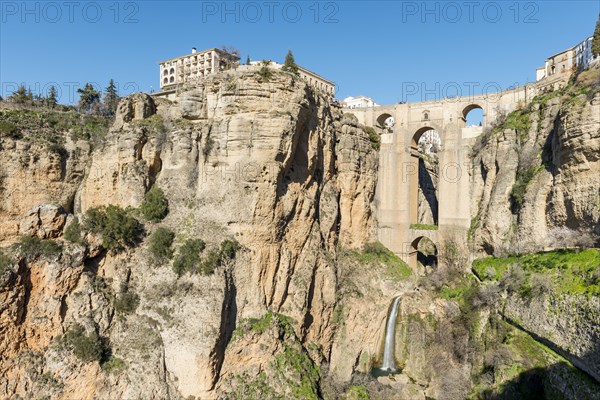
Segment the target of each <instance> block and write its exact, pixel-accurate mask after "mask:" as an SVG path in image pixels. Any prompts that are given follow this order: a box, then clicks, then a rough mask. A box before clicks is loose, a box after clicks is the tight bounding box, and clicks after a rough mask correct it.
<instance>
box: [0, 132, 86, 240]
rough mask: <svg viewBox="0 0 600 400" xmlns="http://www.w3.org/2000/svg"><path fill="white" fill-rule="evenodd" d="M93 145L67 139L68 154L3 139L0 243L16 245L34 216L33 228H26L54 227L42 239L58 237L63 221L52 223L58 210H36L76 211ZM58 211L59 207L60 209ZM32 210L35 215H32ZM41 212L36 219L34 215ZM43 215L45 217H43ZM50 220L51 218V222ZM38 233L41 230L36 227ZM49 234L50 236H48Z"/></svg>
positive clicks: (0, 156) (33, 144)
mask: <svg viewBox="0 0 600 400" xmlns="http://www.w3.org/2000/svg"><path fill="white" fill-rule="evenodd" d="M88 152H89V145H88V144H87V143H84V142H81V141H80V142H77V143H73V142H71V141H70V140H69V139H68V138H67V143H66V145H65V152H61V151H55V150H54V149H53V150H50V151H49V150H48V147H47V145H45V144H43V143H38V142H28V141H24V140H15V139H12V138H5V137H3V138H0V243H10V242H14V241H15V240H16V239H17V238H18V236H19V234H20V233H21V226H20V225H21V220H22V219H23V218H24V217H25V216H27V215H31V216H32V217H31V218H32V219H33V220H32V221H31V223H32V224H33V225H31V226H27V227H24V229H26V230H28V229H30V228H31V229H34V225H35V226H37V227H38V228H44V226H43V225H39V223H41V221H40V218H42V221H43V224H46V223H50V224H51V225H47V226H45V227H46V228H50V231H49V232H47V233H44V232H38V234H39V235H40V236H44V237H49V236H53V237H56V234H55V233H56V232H55V228H58V225H60V220H56V221H50V219H52V218H54V217H52V216H50V214H52V213H53V212H54V211H51V210H50V209H48V212H49V213H50V214H47V215H46V214H45V213H46V210H45V209H44V210H40V211H35V210H36V209H37V208H38V207H40V206H41V205H45V204H52V205H55V206H57V207H58V206H60V207H62V208H63V209H64V210H66V211H67V212H72V211H73V207H74V202H75V194H76V192H77V189H78V187H79V185H80V183H81V182H82V181H83V177H84V173H85V164H86V161H87V158H88V156H87V153H88ZM57 210H58V208H57ZM30 211H31V212H30ZM36 212H37V213H38V216H37V217H36V216H34V215H32V214H31V213H33V214H35V213H36ZM40 212H41V214H40ZM36 218H37V219H38V222H36V221H34V220H35V219H36ZM49 218H50V219H49ZM35 230H38V229H37V228H35ZM48 235H49V236H48Z"/></svg>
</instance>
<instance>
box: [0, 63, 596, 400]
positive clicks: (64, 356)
mask: <svg viewBox="0 0 600 400" xmlns="http://www.w3.org/2000/svg"><path fill="white" fill-rule="evenodd" d="M597 79H598V76H597V75H594V73H593V72H592V73H589V74H586V75H584V74H582V75H580V80H579V81H578V82H576V83H574V84H573V85H571V86H570V87H569V88H568V89H567V90H565V91H564V93H560V94H557V93H552V94H548V95H547V96H545V97H542V98H539V99H537V100H536V102H535V103H534V104H533V105H532V106H531V107H530V108H527V109H524V110H522V111H519V112H518V114H512V115H509V116H507V117H506V121H504V122H503V124H500V125H498V126H497V127H496V128H495V129H494V130H493V131H490V132H489V133H487V134H486V135H485V136H484V137H483V138H482V140H481V141H480V143H479V144H478V145H477V147H476V149H475V151H474V155H473V160H474V161H473V163H474V164H473V165H474V168H473V177H474V184H473V189H472V191H473V205H474V206H473V209H474V210H476V212H475V215H474V220H473V225H472V229H471V230H470V240H471V245H472V246H473V248H474V250H475V251H476V252H477V253H479V254H494V253H502V252H509V251H512V250H513V249H514V243H518V242H519V240H521V239H523V238H534V237H535V238H537V237H539V238H540V239H539V240H537V241H536V242H535V243H534V245H535V246H534V245H533V244H532V245H531V246H532V249H534V250H535V249H537V248H539V246H546V245H548V247H550V245H551V244H552V243H551V241H550V238H551V237H552V235H554V236H556V232H557V231H554V230H555V229H558V228H560V229H563V228H567V229H569V230H577V231H581V232H584V233H585V232H590V231H593V230H594V229H597V226H598V225H597V222H598V217H599V214H598V209H597V203H594V204H596V206H595V207H596V208H594V205H593V204H592V203H590V202H591V201H592V200H594V199H596V201H597V197H593V195H594V194H595V195H596V196H597V195H598V186H599V185H598V181H597V179H596V178H597V176H596V175H598V174H597V172H598V169H597V168H598V162H599V161H598V157H597V156H598V146H597V145H598V141H599V137H598V133H599V132H598V129H597V127H598V124H599V121H600V115H599V114H598V101H600V98H599V97H598V96H599V94H598V93H597V92H598V91H597V90H596V89H592V90H588V89H583V88H589V87H592V88H595V87H596V86H597ZM590 82H591V83H592V84H591V85H590ZM574 115H576V116H577V118H575V119H574V118H573V116H574ZM371 133H372V132H371V130H370V129H368V128H365V127H362V126H360V125H359V124H358V123H357V120H356V118H354V117H353V116H351V115H347V114H344V113H343V112H342V110H341V109H339V108H338V107H337V106H336V105H334V104H331V102H330V100H329V99H328V98H327V97H325V96H323V95H322V94H320V93H319V92H317V91H314V90H313V89H311V88H310V86H308V85H307V84H306V83H305V82H304V81H302V80H301V79H299V78H298V77H296V76H294V75H292V74H289V73H284V72H280V71H271V72H270V73H269V74H265V73H261V72H260V71H259V70H258V68H246V69H240V70H238V71H231V72H226V73H223V74H219V75H215V76H212V77H209V78H207V79H205V80H204V81H203V82H202V83H201V84H200V85H198V86H196V87H193V88H188V89H184V90H181V91H180V92H179V93H178V94H177V96H176V99H175V100H174V101H170V100H166V99H164V98H152V97H150V96H148V95H145V94H136V95H133V96H129V97H127V98H124V99H122V100H121V102H120V103H119V107H118V110H117V114H116V116H115V118H114V120H113V121H111V123H110V126H109V125H108V124H107V121H106V120H104V119H102V118H97V117H91V116H86V115H80V114H77V113H74V112H52V111H40V110H21V111H15V110H9V111H7V110H0V161H1V163H0V191H1V194H2V196H1V197H0V226H1V227H2V228H1V229H0V332H1V333H2V334H1V335H0V350H2V352H1V353H0V354H1V355H0V397H2V398H14V399H18V398H38V397H39V398H44V397H49V398H52V399H73V398H77V399H113V398H123V399H137V398H144V399H146V398H148V399H151V398H156V399H165V398H169V399H183V398H187V399H191V398H196V399H213V398H214V399H242V398H248V399H262V398H282V399H283V398H295V399H311V398H326V399H336V398H348V399H357V398H358V399H364V398H369V396H370V398H373V399H393V398H398V399H405V398H411V399H425V398H436V399H462V398H465V397H467V396H471V397H473V398H515V397H514V396H515V395H516V394H515V393H523V391H524V390H525V391H527V390H529V389H527V388H532V387H533V388H534V389H535V390H534V391H533V392H532V393H533V394H534V395H536V394H539V393H544V391H545V392H546V393H550V392H551V393H560V395H561V396H562V397H564V398H571V399H576V398H590V399H593V398H598V395H597V393H599V392H598V390H597V388H598V386H597V382H595V381H594V380H591V379H590V378H589V377H587V376H586V375H585V374H584V373H582V372H581V371H580V370H578V369H577V368H575V367H573V365H571V364H570V363H569V362H568V361H566V360H564V359H563V358H561V356H560V355H558V354H556V353H555V352H554V351H553V350H551V349H549V348H547V347H545V345H543V344H541V343H540V341H543V340H542V339H548V340H547V341H545V342H544V343H546V344H548V345H550V346H555V347H556V350H558V351H559V353H560V354H561V355H563V356H566V357H567V358H568V357H570V355H574V356H575V358H573V359H570V358H568V360H570V361H571V362H573V363H574V364H576V365H577V359H576V357H579V358H581V359H582V361H584V363H582V364H580V365H578V366H579V367H586V366H587V365H588V364H590V363H589V362H588V363H587V364H586V363H585V361H586V360H588V361H589V360H591V363H596V361H595V360H597V358H594V357H589V354H590V347H589V344H590V343H592V344H593V343H596V342H597V337H596V336H594V335H595V329H596V327H597V323H596V322H597V314H590V313H588V312H586V311H585V310H584V309H587V308H592V309H594V310H595V309H597V301H596V300H597V292H596V291H595V290H596V286H597V282H596V281H595V280H594V279H595V278H594V277H595V275H593V274H594V271H595V270H594V267H595V265H594V262H595V261H594V260H595V258H593V257H592V258H591V260H592V261H590V260H589V259H586V260H587V261H585V260H584V261H585V262H586V263H587V264H585V268H584V266H583V264H578V265H579V269H578V270H577V271H578V272H576V273H575V272H574V273H573V276H571V275H567V274H564V276H563V275H560V274H558V275H560V279H559V278H556V280H554V281H552V282H551V284H548V285H546V286H548V287H549V291H544V290H542V289H543V288H544V287H546V286H544V284H543V282H542V284H539V282H538V281H537V280H536V279H538V278H539V277H538V276H537V275H536V274H537V273H538V272H539V271H537V270H535V268H533V267H532V268H533V269H532V270H526V271H525V272H523V271H522V272H521V274H522V275H520V276H521V278H519V275H518V273H517V272H514V271H513V270H512V269H510V268H508V267H506V266H505V265H504V264H502V266H499V265H500V264H498V262H497V261H496V259H493V260H492V261H486V262H485V263H484V262H482V264H481V265H480V267H476V268H475V269H476V273H477V276H478V277H479V279H476V278H475V277H474V276H473V274H471V273H470V272H468V270H469V268H468V267H469V266H468V265H467V263H466V260H467V257H466V256H467V254H462V252H461V251H462V249H463V247H464V246H463V245H462V243H458V244H457V243H454V244H452V243H446V244H440V249H439V250H440V252H439V254H440V268H439V269H435V270H433V272H431V273H430V274H429V275H427V276H418V274H417V273H416V271H411V270H410V269H409V268H408V266H407V265H406V264H405V263H404V262H402V261H401V260H400V259H399V258H398V257H397V256H396V255H394V254H392V253H391V252H390V251H389V250H387V249H386V248H385V247H383V246H382V245H381V244H379V243H377V242H376V227H377V221H376V220H375V217H374V216H375V204H374V193H375V186H376V184H377V182H376V177H377V168H378V154H377V150H376V149H377V148H378V143H377V139H378V138H377V137H374V136H373V135H372V134H371ZM428 169H430V170H434V168H428ZM580 182H585V184H584V185H581V184H578V183H580ZM432 193H433V194H435V186H434V185H430V186H429V190H428V192H427V193H423V194H422V197H421V199H422V200H427V199H428V196H430V195H431V194H432ZM547 199H550V200H549V201H546V200H547ZM424 217H426V218H428V221H429V219H431V218H433V215H426V216H424ZM592 233H593V232H592ZM549 243H550V244H549ZM552 245H554V244H552ZM561 245H562V247H564V243H562V244H561V243H557V244H556V246H555V247H561ZM511 246H512V247H511ZM459 253H460V254H459ZM594 257H595V256H594ZM513 261H514V260H512V259H511V260H508V261H506V262H507V263H512V262H513ZM538 261H539V260H538ZM571 261H572V260H571ZM571 261H570V263H569V264H568V265H569V266H571V265H573V263H572V262H571ZM536 262H537V261H536ZM486 263H487V264H486ZM478 265H479V264H478ZM533 265H537V264H535V263H534V264H533ZM543 265H546V267H547V268H548V269H551V266H548V265H549V264H543ZM561 265H562V264H561ZM546 267H545V268H546ZM551 270H552V271H553V272H552V274H555V275H556V271H558V270H559V268H558V267H557V268H555V269H551ZM506 271H511V272H510V274H509V277H510V279H508V278H504V275H505V274H506V273H507V272H506ZM515 274H517V275H515ZM577 274H579V275H577ZM549 275H551V274H550V273H549ZM584 275H585V276H584ZM552 276H553V278H552V279H554V275H552ZM515 277H516V278H515ZM565 277H567V278H569V280H568V282H571V284H572V285H571V286H569V287H576V291H578V292H577V295H584V296H588V297H586V299H591V300H589V302H588V303H585V304H586V306H585V307H583V305H582V307H581V310H583V311H581V312H579V311H578V312H577V313H571V312H570V311H568V310H565V313H566V314H567V315H577V316H578V319H577V322H574V323H573V324H570V325H567V326H563V325H561V322H560V321H561V318H562V317H560V318H557V317H556V316H555V315H553V314H550V313H542V310H545V309H546V308H547V307H546V305H547V303H548V302H552V301H555V300H554V299H555V298H557V297H553V296H554V295H558V294H560V295H564V294H565V293H564V292H560V293H558V292H556V293H555V291H556V290H557V289H556V288H557V287H561V286H564V285H563V283H564V282H567V280H564V279H563V278H565ZM517 278H518V279H520V280H518V279H517ZM571 278H572V279H571ZM584 278H585V279H584ZM561 279H563V280H561ZM565 279H566V278H565ZM576 279H581V281H576ZM512 280H515V281H518V282H519V284H518V285H516V284H509V283H510V282H512ZM535 282H537V283H535ZM573 282H574V283H573ZM533 283H535V285H534V284H533ZM532 288H533V289H532ZM540 288H542V289H540ZM530 293H534V294H535V295H534V296H529V294H530ZM572 294H573V293H567V297H561V298H560V299H561V300H560V301H564V302H567V303H568V301H577V300H573V297H569V296H571V295H572ZM398 296H400V298H401V301H400V307H399V317H398V322H397V324H396V331H395V332H396V333H395V335H396V336H395V339H396V343H397V345H396V348H395V353H396V354H395V355H396V357H395V359H396V364H397V367H398V371H395V372H394V373H390V372H389V371H381V370H379V369H378V367H379V366H380V365H381V355H382V349H383V343H384V339H385V338H384V331H385V325H386V318H387V317H388V311H389V307H390V304H391V302H392V300H393V299H394V298H396V297H398ZM527 296H529V297H527ZM575 298H576V297H575ZM567 303H564V304H567ZM561 304H562V303H561ZM582 304H583V303H582ZM586 307H587V308H586ZM563 308H564V307H563ZM578 310H579V309H578ZM561 330H562V331H563V332H566V334H565V335H563V339H564V340H562V341H559V340H554V341H553V340H552V334H553V332H556V331H561ZM581 330H583V331H585V332H586V334H589V335H587V336H584V335H582V337H580V338H577V337H576V336H577V334H576V332H578V331H581ZM538 339H539V340H538ZM592 350H593V349H592ZM594 354H595V353H594ZM584 356H585V357H588V358H585V357H584ZM590 365H591V364H590ZM581 369H583V370H584V371H587V372H588V373H589V374H590V375H592V376H594V375H593V374H594V373H595V372H594V371H595V370H594V369H593V368H588V369H585V368H581ZM536 390H537V392H536ZM365 396H366V397H365ZM501 396H505V397H501ZM511 396H512V397H511ZM531 398H539V397H531Z"/></svg>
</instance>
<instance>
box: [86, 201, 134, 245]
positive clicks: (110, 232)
mask: <svg viewBox="0 0 600 400" xmlns="http://www.w3.org/2000/svg"><path fill="white" fill-rule="evenodd" d="M84 227H85V229H86V230H87V231H89V232H92V233H97V234H100V235H101V236H102V246H104V247H105V248H106V249H108V250H110V251H112V252H119V251H122V250H124V249H125V248H126V247H134V246H135V245H137V244H138V243H139V241H140V238H141V236H142V234H143V232H144V228H143V226H142V224H140V222H139V221H138V220H137V219H135V218H133V217H132V216H130V215H129V214H128V212H127V211H126V210H124V209H122V208H121V207H118V206H114V205H109V206H106V207H98V208H92V209H89V210H88V211H87V212H86V214H85V223H84Z"/></svg>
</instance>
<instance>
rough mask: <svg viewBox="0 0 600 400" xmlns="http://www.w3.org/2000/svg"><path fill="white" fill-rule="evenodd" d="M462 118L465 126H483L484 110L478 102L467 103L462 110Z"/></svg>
mask: <svg viewBox="0 0 600 400" xmlns="http://www.w3.org/2000/svg"><path fill="white" fill-rule="evenodd" d="M462 120H463V121H464V123H465V126H483V125H484V122H485V121H484V120H485V111H484V109H483V107H481V106H480V105H479V104H469V105H468V106H466V107H465V108H464V109H463V111H462Z"/></svg>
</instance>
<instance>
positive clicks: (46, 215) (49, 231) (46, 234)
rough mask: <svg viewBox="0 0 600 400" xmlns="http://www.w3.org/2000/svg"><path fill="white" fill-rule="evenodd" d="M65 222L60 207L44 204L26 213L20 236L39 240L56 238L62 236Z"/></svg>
mask: <svg viewBox="0 0 600 400" xmlns="http://www.w3.org/2000/svg"><path fill="white" fill-rule="evenodd" d="M66 220H67V213H66V212H65V210H64V209H63V208H62V207H61V206H55V205H51V204H44V205H40V206H37V207H34V208H32V209H31V210H29V211H28V212H27V216H26V217H25V218H23V220H21V224H20V229H19V230H20V233H21V234H22V235H28V236H37V237H39V238H41V239H49V238H57V237H59V236H60V235H62V231H63V228H64V226H65V222H66Z"/></svg>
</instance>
